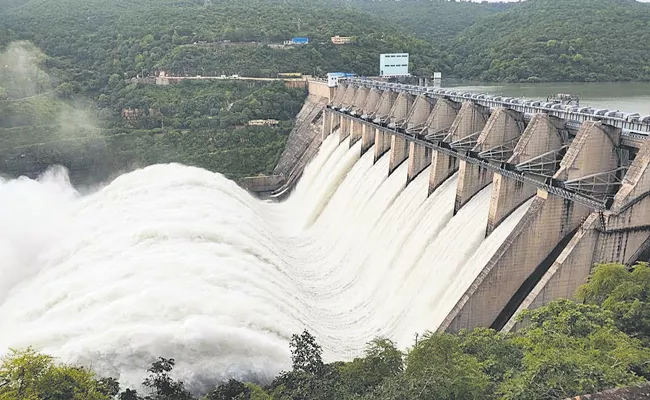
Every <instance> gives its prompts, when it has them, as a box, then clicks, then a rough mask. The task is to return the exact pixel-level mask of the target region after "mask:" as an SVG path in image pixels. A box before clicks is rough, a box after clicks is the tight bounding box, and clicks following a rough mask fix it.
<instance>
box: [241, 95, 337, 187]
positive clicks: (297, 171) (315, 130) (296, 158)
mask: <svg viewBox="0 0 650 400" xmlns="http://www.w3.org/2000/svg"><path fill="white" fill-rule="evenodd" d="M328 101H329V98H326V97H321V96H317V95H311V94H310V95H309V96H308V97H307V100H306V101H305V104H304V105H303V107H302V110H300V112H299V113H298V115H297V116H296V123H295V126H294V127H293V130H292V131H291V134H290V135H289V138H288V139H287V144H286V147H285V149H284V151H283V152H282V156H281V157H280V161H279V162H278V165H277V166H276V167H275V170H274V171H273V175H270V176H255V177H247V178H243V179H241V180H240V182H239V184H240V185H241V186H243V187H244V188H245V189H248V190H249V191H251V192H253V193H255V194H256V195H258V196H259V197H262V198H268V197H273V198H275V199H278V200H281V199H283V198H284V197H286V196H287V195H288V194H289V193H290V192H291V189H292V188H293V186H294V185H295V184H296V182H297V181H298V179H299V178H300V176H301V175H302V172H303V170H304V168H305V166H306V165H307V164H308V163H309V161H310V160H311V159H312V158H313V157H314V156H315V155H316V153H317V152H318V149H319V147H320V145H321V142H322V135H321V128H322V115H323V110H324V109H325V106H326V105H327V103H328Z"/></svg>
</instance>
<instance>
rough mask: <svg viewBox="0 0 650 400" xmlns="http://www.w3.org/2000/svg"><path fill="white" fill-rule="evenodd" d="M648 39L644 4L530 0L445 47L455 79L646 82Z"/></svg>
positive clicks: (649, 21)
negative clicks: (450, 58)
mask: <svg viewBox="0 0 650 400" xmlns="http://www.w3.org/2000/svg"><path fill="white" fill-rule="evenodd" d="M648 43H650V5H649V4H647V3H639V2H637V1H635V0H590V1H588V2H585V1H582V0H530V1H525V2H522V3H520V4H518V5H517V6H515V7H512V8H511V9H509V10H507V11H505V12H503V13H500V14H497V15H493V16H489V17H486V18H483V19H481V20H479V21H477V23H476V24H475V25H474V26H472V27H470V28H468V29H466V30H464V31H463V32H461V33H460V34H459V35H458V36H457V37H456V39H455V40H453V41H452V42H451V43H450V44H449V46H448V47H447V48H448V49H449V50H448V51H449V52H451V53H452V54H453V58H454V66H453V74H454V75H455V76H457V77H459V78H469V79H479V80H485V81H501V82H520V81H529V82H539V81H551V82H553V81H558V82H561V81H647V80H650V59H649V58H648V57H647V54H648Z"/></svg>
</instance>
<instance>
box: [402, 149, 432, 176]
mask: <svg viewBox="0 0 650 400" xmlns="http://www.w3.org/2000/svg"><path fill="white" fill-rule="evenodd" d="M432 151H433V150H432V149H431V148H429V147H425V146H422V145H421V144H417V143H415V142H411V143H410V144H409V157H408V160H409V166H408V173H407V175H406V184H407V185H408V184H409V183H411V182H412V181H413V179H415V177H416V176H418V175H419V174H420V172H422V171H424V170H425V169H426V168H427V167H428V166H429V165H431V153H432Z"/></svg>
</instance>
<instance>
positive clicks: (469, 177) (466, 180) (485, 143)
mask: <svg viewBox="0 0 650 400" xmlns="http://www.w3.org/2000/svg"><path fill="white" fill-rule="evenodd" d="M523 129H524V122H523V116H522V115H521V114H519V113H516V112H514V111H509V110H506V109H504V108H500V109H497V110H495V111H493V112H492V115H490V118H489V119H488V122H487V123H486V125H485V127H484V128H483V130H482V131H481V134H480V135H479V137H478V139H477V140H476V145H475V146H474V147H473V148H472V150H471V151H472V152H474V153H477V154H481V153H482V152H484V151H491V150H492V151H494V152H495V153H497V154H500V153H503V152H506V151H507V149H508V146H509V144H511V148H513V147H514V146H515V143H516V140H517V139H518V138H519V137H520V136H521V133H522V131H523ZM497 150H500V152H499V151H497ZM494 157H498V156H496V155H495V156H494ZM493 175H494V174H493V173H492V171H490V170H488V169H486V168H484V167H481V166H479V165H476V164H469V163H467V162H466V161H464V160H461V161H460V168H459V174H458V187H457V190H456V202H455V205H454V215H456V213H458V211H459V210H460V208H461V207H462V206H464V205H465V204H466V203H467V202H468V201H469V200H470V199H471V198H472V197H474V195H475V194H476V193H478V192H479V191H480V190H481V189H483V188H484V187H486V186H487V185H489V184H490V183H492V178H493Z"/></svg>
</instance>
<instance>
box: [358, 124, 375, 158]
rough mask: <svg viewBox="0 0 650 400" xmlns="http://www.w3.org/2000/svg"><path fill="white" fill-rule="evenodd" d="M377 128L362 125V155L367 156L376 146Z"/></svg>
mask: <svg viewBox="0 0 650 400" xmlns="http://www.w3.org/2000/svg"><path fill="white" fill-rule="evenodd" d="M375 130H376V129H375V128H374V127H373V126H372V125H370V124H368V123H365V124H362V129H361V155H364V154H366V151H368V150H369V149H370V148H371V147H372V146H373V145H374V144H375Z"/></svg>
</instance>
